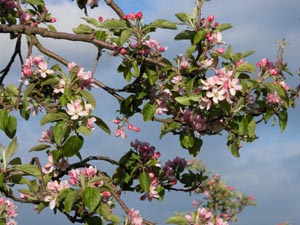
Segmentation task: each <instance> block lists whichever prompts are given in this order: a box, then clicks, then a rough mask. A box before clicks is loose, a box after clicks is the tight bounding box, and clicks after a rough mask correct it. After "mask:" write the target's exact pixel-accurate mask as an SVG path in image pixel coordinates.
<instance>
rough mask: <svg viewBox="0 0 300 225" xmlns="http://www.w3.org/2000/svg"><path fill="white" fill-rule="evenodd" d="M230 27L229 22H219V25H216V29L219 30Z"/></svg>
mask: <svg viewBox="0 0 300 225" xmlns="http://www.w3.org/2000/svg"><path fill="white" fill-rule="evenodd" d="M230 28H232V25H231V24H229V23H224V24H220V25H218V26H217V27H216V29H217V30H219V31H224V30H228V29H230Z"/></svg>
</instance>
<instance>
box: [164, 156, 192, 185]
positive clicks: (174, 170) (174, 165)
mask: <svg viewBox="0 0 300 225" xmlns="http://www.w3.org/2000/svg"><path fill="white" fill-rule="evenodd" d="M186 167H187V161H186V160H185V159H183V158H180V157H178V156H177V157H176V158H174V159H173V160H172V161H171V160H168V161H167V162H165V164H164V166H163V171H164V173H165V175H166V178H167V181H168V185H170V184H171V185H175V184H176V183H177V178H176V177H178V176H179V174H180V173H181V172H183V171H184V169H185V168H186Z"/></svg>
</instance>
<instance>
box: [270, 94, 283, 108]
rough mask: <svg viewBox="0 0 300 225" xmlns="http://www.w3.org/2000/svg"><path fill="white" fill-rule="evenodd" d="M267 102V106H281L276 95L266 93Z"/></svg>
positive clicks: (280, 100)
mask: <svg viewBox="0 0 300 225" xmlns="http://www.w3.org/2000/svg"><path fill="white" fill-rule="evenodd" d="M267 102H268V103H269V104H279V105H281V104H282V99H281V98H280V97H279V96H278V95H277V93H268V94H267Z"/></svg>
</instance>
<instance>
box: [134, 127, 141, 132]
mask: <svg viewBox="0 0 300 225" xmlns="http://www.w3.org/2000/svg"><path fill="white" fill-rule="evenodd" d="M133 130H134V131H135V132H140V131H141V128H140V127H133Z"/></svg>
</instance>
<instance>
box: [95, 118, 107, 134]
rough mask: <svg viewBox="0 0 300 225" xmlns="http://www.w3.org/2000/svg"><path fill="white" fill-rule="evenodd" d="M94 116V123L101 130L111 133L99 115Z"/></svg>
mask: <svg viewBox="0 0 300 225" xmlns="http://www.w3.org/2000/svg"><path fill="white" fill-rule="evenodd" d="M93 117H95V118H96V122H95V124H96V125H97V126H98V127H99V128H100V129H102V130H103V131H105V132H106V133H107V134H111V131H110V129H109V127H108V126H107V124H106V123H105V122H104V121H103V120H102V119H101V118H99V117H97V116H93Z"/></svg>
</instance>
